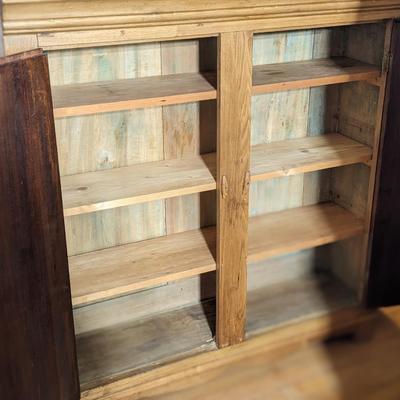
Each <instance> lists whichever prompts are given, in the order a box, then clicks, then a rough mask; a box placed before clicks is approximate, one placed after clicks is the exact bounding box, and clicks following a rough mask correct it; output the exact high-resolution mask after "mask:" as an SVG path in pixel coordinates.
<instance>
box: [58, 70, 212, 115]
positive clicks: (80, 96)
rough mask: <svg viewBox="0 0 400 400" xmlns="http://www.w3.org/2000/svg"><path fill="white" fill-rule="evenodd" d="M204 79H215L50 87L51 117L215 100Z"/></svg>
mask: <svg viewBox="0 0 400 400" xmlns="http://www.w3.org/2000/svg"><path fill="white" fill-rule="evenodd" d="M208 79H209V80H211V79H215V78H213V77H212V76H211V75H208V77H206V76H204V75H202V74H200V73H190V74H176V75H163V76H151V77H147V78H137V79H120V80H114V81H105V82H93V83H81V84H74V85H63V86H54V87H53V88H52V95H53V106H54V117H55V118H62V117H71V116H77V115H88V114H96V113H101V112H112V111H121V110H130V109H134V108H144V107H156V106H166V105H170V104H180V103H190V102H194V101H202V100H211V99H215V98H216V97H217V92H216V89H215V87H214V86H213V85H212V84H211V83H210V82H209V80H208Z"/></svg>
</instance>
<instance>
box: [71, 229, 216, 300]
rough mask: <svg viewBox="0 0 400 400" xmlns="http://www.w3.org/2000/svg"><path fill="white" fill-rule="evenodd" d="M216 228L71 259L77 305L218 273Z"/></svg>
mask: <svg viewBox="0 0 400 400" xmlns="http://www.w3.org/2000/svg"><path fill="white" fill-rule="evenodd" d="M214 248H215V229H214V228H208V229H203V230H192V231H188V232H183V233H177V234H173V235H168V236H163V237H160V238H156V239H152V240H145V241H142V242H138V243H131V244H127V245H123V246H118V247H115V248H111V249H106V250H100V251H96V252H92V253H87V254H82V255H79V256H74V257H70V258H69V265H70V271H71V286H72V299H73V304H74V305H75V306H77V305H82V304H87V303H90V302H93V301H99V300H104V299H107V298H111V297H115V296H118V295H122V294H126V293H129V292H133V291H135V290H140V289H146V288H149V287H151V286H155V285H158V284H162V283H166V282H171V281H174V280H178V279H183V278H188V277H190V276H195V275H199V274H202V273H205V272H208V271H215V254H214V252H215V249H214Z"/></svg>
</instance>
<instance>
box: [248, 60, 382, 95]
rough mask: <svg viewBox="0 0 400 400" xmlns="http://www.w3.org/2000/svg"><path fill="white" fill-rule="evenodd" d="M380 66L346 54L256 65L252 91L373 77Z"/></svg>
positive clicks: (309, 85)
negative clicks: (351, 57)
mask: <svg viewBox="0 0 400 400" xmlns="http://www.w3.org/2000/svg"><path fill="white" fill-rule="evenodd" d="M379 76H380V69H379V68H377V67H375V66H374V65H371V64H367V63H363V62H360V61H357V60H353V59H350V58H346V57H332V58H326V59H315V60H309V61H295V62H287V63H279V64H267V65H257V66H256V67H255V68H254V71H253V93H254V94H262V93H270V92H275V91H280V90H291V89H302V88H307V87H314V86H323V85H333V84H339V83H346V82H352V81H362V80H369V79H375V78H378V77H379Z"/></svg>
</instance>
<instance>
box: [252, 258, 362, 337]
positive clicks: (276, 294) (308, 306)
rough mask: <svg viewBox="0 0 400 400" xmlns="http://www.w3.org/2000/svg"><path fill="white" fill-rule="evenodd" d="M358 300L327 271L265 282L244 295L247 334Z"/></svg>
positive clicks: (351, 304)
mask: <svg viewBox="0 0 400 400" xmlns="http://www.w3.org/2000/svg"><path fill="white" fill-rule="evenodd" d="M288 267H289V265H288ZM357 304H358V301H357V296H356V295H355V294H354V293H353V292H352V291H351V290H350V289H348V288H347V287H345V286H344V285H343V283H341V282H340V281H339V280H338V279H337V278H335V277H333V276H332V275H330V274H329V273H327V272H318V273H315V274H310V275H306V276H300V277H298V278H296V279H291V280H288V281H286V282H281V283H277V284H273V285H268V286H267V287H264V288H260V289H256V290H253V291H250V292H249V293H248V295H247V324H246V325H247V326H246V331H247V336H248V337H251V336H254V335H257V334H260V333H264V332H266V331H268V330H271V329H276V328H278V327H282V326H284V325H287V324H290V323H293V322H300V321H302V320H305V319H309V318H317V317H320V316H322V315H325V314H328V313H330V312H333V311H337V310H339V309H343V308H351V307H356V306H357Z"/></svg>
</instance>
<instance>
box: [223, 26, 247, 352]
mask: <svg viewBox="0 0 400 400" xmlns="http://www.w3.org/2000/svg"><path fill="white" fill-rule="evenodd" d="M251 54H252V35H251V34H250V33H241V32H239V33H229V34H222V35H221V36H220V38H219V44H218V85H219V86H218V111H217V112H218V133H217V331H216V340H217V344H218V346H219V347H224V346H228V345H232V344H235V343H239V342H241V341H242V340H243V339H244V334H245V333H244V330H245V319H246V285H247V283H246V255H247V228H248V201H249V195H248V193H249V185H250V171H249V169H250V112H251V111H250V102H251V75H252V68H251V65H252V62H251Z"/></svg>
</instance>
